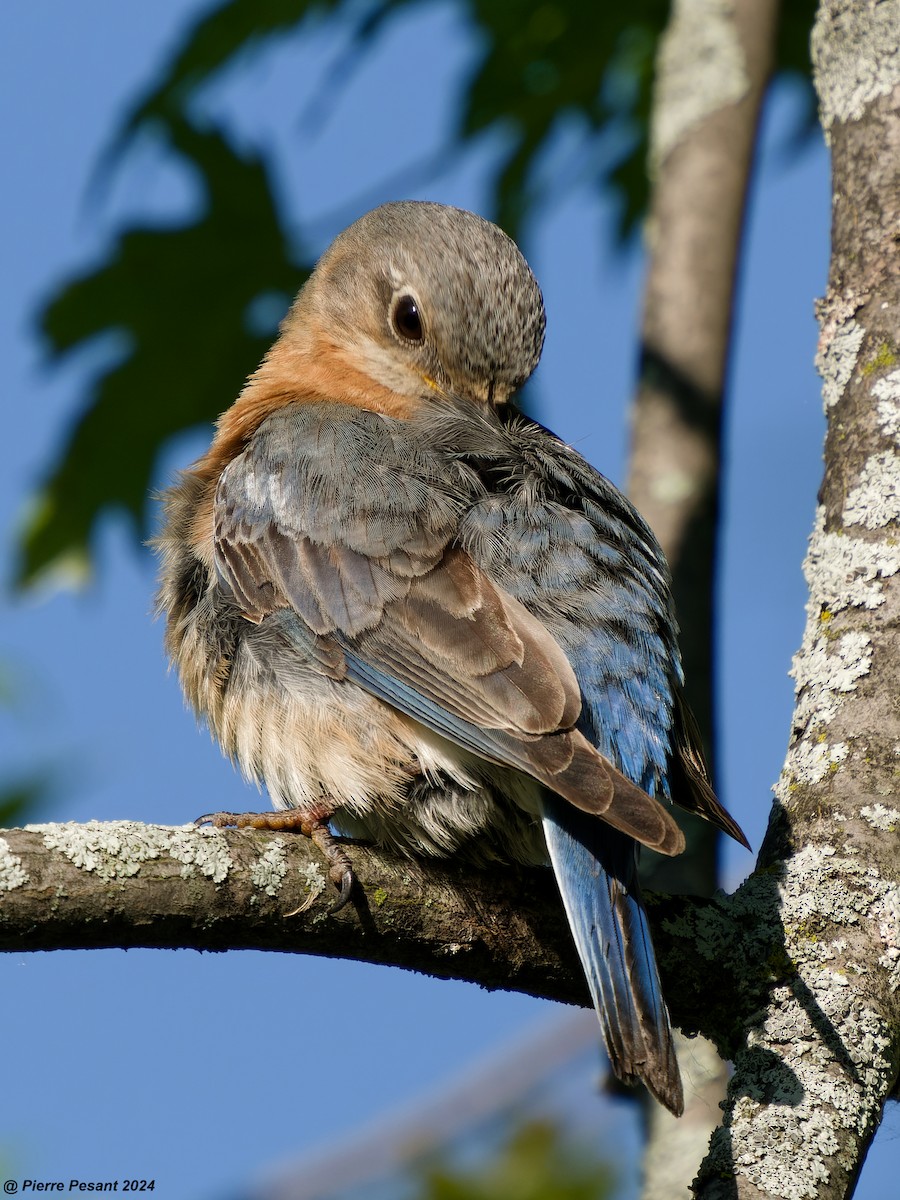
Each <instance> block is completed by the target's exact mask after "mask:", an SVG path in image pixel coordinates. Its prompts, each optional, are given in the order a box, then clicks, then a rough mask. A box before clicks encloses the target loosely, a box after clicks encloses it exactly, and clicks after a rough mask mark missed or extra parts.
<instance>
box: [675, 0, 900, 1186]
mask: <svg viewBox="0 0 900 1200" xmlns="http://www.w3.org/2000/svg"><path fill="white" fill-rule="evenodd" d="M898 30H900V2H898V0H882V2H881V3H876V2H874V0H862V2H860V0H822V3H821V5H820V9H819V13H818V17H817V22H816V27H815V31H814V35H813V52H814V60H815V67H816V84H817V88H818V92H819V97H820V105H821V111H822V121H823V125H824V127H825V130H826V133H827V134H830V138H831V146H832V171H833V228H832V238H833V248H832V262H831V271H830V277H829V284H828V292H827V295H826V297H825V299H824V301H823V302H822V303H821V305H820V310H819V316H820V320H821V339H820V356H819V365H820V369H821V373H822V376H823V379H824V389H823V391H824V399H825V408H826V414H827V417H828V432H827V438H826V446H825V475H824V480H823V483H822V488H821V492H820V500H821V505H820V508H819V511H818V514H817V518H816V524H815V528H814V531H813V535H812V538H811V541H810V548H809V553H808V556H807V560H806V564H805V567H806V574H807V579H808V582H809V588H810V598H809V604H808V608H807V625H806V631H805V634H804V638H803V644H802V646H801V649H800V651H799V653H798V655H797V656H796V658H795V661H794V669H793V674H794V677H795V680H796V688H797V704H796V709H795V712H794V719H793V728H792V733H791V742H790V746H789V750H788V755H787V760H786V762H785V766H784V769H783V771H782V775H781V779H780V782H779V785H778V788H777V799H776V803H775V807H774V809H773V815H772V819H771V821H770V826H769V831H768V834H767V836H766V840H765V843H764V845H763V848H762V852H761V855H760V863H759V867H758V870H757V872H756V874H755V875H754V877H753V879H751V880H750V881H748V883H747V884H745V885H744V888H742V889H741V892H742V893H744V894H745V895H746V896H747V897H748V898H749V897H750V896H751V895H752V894H753V893H754V892H756V893H759V892H760V889H762V888H764V887H766V886H768V887H769V888H770V889H771V890H772V892H773V896H774V899H775V908H774V910H771V909H770V914H769V919H770V920H771V919H772V917H775V918H776V919H777V922H778V925H779V926H780V936H779V938H778V939H776V940H773V941H772V942H771V945H770V952H769V954H768V955H764V957H762V958H761V959H760V960H759V961H760V963H761V964H762V966H763V969H764V972H765V973H767V974H768V976H769V982H768V986H767V994H766V997H765V1002H764V1004H763V1005H762V1006H761V1007H760V1009H759V1011H758V1013H757V1015H756V1016H755V1017H754V1018H752V1019H751V1020H750V1021H749V1023H748V1027H747V1030H746V1036H745V1038H744V1044H743V1046H742V1049H741V1050H740V1052H739V1053H738V1054H737V1056H736V1058H735V1075H734V1078H733V1081H732V1084H731V1087H730V1089H729V1103H728V1108H727V1110H726V1120H725V1124H724V1125H723V1127H722V1129H720V1130H719V1131H717V1133H716V1135H715V1137H714V1139H713V1143H712V1148H711V1154H710V1156H709V1157H708V1159H707V1160H706V1161H705V1163H704V1164H703V1167H702V1168H701V1172H700V1176H699V1180H698V1185H697V1190H698V1195H699V1196H702V1197H704V1198H705V1200H712V1198H716V1200H718V1198H721V1197H753V1198H754V1200H756V1198H758V1197H769V1196H771V1197H791V1198H793V1197H798V1198H799V1197H822V1198H825V1197H828V1198H837V1197H845V1196H849V1195H850V1194H851V1193H852V1190H853V1187H854V1184H855V1181H856V1177H857V1174H858V1171H859V1169H860V1166H861V1164H862V1161H863V1158H864V1157H865V1153H866V1150H867V1148H868V1145H869V1142H870V1141H871V1138H872V1136H873V1134H874V1132H875V1130H876V1128H877V1125H878V1122H879V1120H880V1117H881V1112H882V1108H883V1106H884V1103H885V1100H886V1099H887V1098H888V1097H889V1096H890V1095H891V1094H892V1092H893V1091H894V1089H895V1087H896V1082H897V1073H898V1063H900V799H898V795H897V790H898V763H900V706H898V699H897V696H898V689H897V676H898V663H900V580H898V578H897V575H898V572H900V550H898V536H900V455H898V453H897V451H898V439H900V369H898V367H900V324H898V314H900V270H898V231H900V49H898V36H897V34H898ZM766 881H768V882H766ZM740 894H741V893H739V894H738V896H740ZM737 899H738V898H737V897H736V900H737ZM779 942H780V945H779V944H778V943H779Z"/></svg>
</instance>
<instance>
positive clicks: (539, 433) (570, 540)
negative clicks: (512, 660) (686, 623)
mask: <svg viewBox="0 0 900 1200" xmlns="http://www.w3.org/2000/svg"><path fill="white" fill-rule="evenodd" d="M472 424H473V422H472V421H471V419H470V420H469V421H468V422H467V423H466V425H465V426H463V427H461V428H460V430H459V431H458V432H457V430H454V431H453V432H454V435H455V436H456V438H457V440H459V438H460V437H463V436H469V437H472V436H473V434H472V433H471V432H469V431H470V430H471V427H472ZM477 436H478V442H477V443H476V444H475V446H474V447H473V451H472V453H473V457H474V456H475V455H477V453H478V446H479V445H485V444H489V431H488V430H486V429H479V430H478V434H477ZM495 436H497V434H495ZM499 436H500V437H507V438H509V439H510V441H511V442H512V449H511V452H510V453H511V455H512V454H515V455H516V456H518V457H519V458H524V461H525V462H526V463H527V471H529V472H530V477H529V478H528V479H527V480H526V483H527V484H528V486H527V487H525V488H523V489H521V491H522V495H523V496H526V497H527V500H525V501H523V500H521V499H516V498H514V497H510V496H503V497H496V496H487V497H485V498H484V499H483V500H481V501H478V502H476V504H475V505H474V506H473V507H472V508H471V509H470V510H469V512H468V513H467V515H466V517H465V529H464V537H465V540H466V544H467V545H468V546H470V547H471V549H472V552H473V554H474V556H475V558H476V561H477V562H478V563H479V565H482V566H484V567H486V569H487V570H488V572H489V573H490V574H492V575H494V576H496V577H499V578H501V579H502V582H503V585H504V587H506V588H507V589H508V590H510V591H512V593H513V594H514V595H523V596H527V595H528V594H530V591H531V589H532V588H533V583H532V580H533V578H534V577H539V578H540V579H541V580H542V581H543V591H544V593H545V598H547V597H549V598H550V599H551V601H552V602H551V603H550V604H548V605H547V616H546V624H547V627H548V629H549V631H550V633H551V635H552V636H553V637H554V638H555V639H556V641H558V642H559V644H560V645H561V646H562V648H563V650H564V651H565V653H566V656H567V658H568V659H569V661H570V662H571V663H572V664H573V666H574V669H575V673H576V675H577V677H578V682H579V685H580V688H581V694H582V699H583V710H582V715H581V718H580V722H579V724H580V728H581V729H582V731H583V732H584V733H585V734H586V736H587V738H588V740H589V741H590V742H591V743H592V744H593V745H595V746H597V747H598V748H599V749H600V750H601V752H603V753H605V754H606V755H608V756H609V757H610V758H612V759H613V760H614V761H615V762H616V764H617V766H619V767H620V768H621V769H622V770H623V771H624V772H625V773H626V774H627V775H628V776H629V777H630V778H632V779H634V780H636V781H638V782H640V783H641V784H642V785H643V787H644V788H645V789H646V790H647V791H649V792H651V793H652V794H654V795H656V794H661V795H667V796H669V798H670V799H672V800H673V801H674V802H675V803H676V804H678V805H679V806H680V807H681V808H684V809H686V810H687V811H689V812H694V813H696V814H697V815H698V816H701V817H703V818H705V819H706V820H707V821H710V822H711V823H712V824H714V825H716V826H717V827H718V828H719V829H721V830H723V832H725V833H728V834H730V835H731V836H732V837H733V838H735V839H736V840H737V841H739V842H741V843H742V844H743V845H745V846H746V845H747V839H746V837H745V836H744V834H743V832H742V831H741V829H740V827H739V826H738V824H737V823H736V822H735V821H734V819H733V818H732V817H731V816H730V815H729V814H728V813H727V812H726V810H725V809H724V808H723V807H722V805H721V804H720V802H719V800H718V799H717V798H716V795H715V792H714V791H713V788H712V785H711V783H710V780H709V775H708V772H707V768H706V764H705V761H704V754H703V748H702V740H701V737H700V733H699V730H698V728H697V723H696V721H695V720H694V717H693V715H692V713H691V711H690V709H689V707H688V705H687V703H686V701H685V699H684V694H683V691H682V685H681V667H680V655H679V651H678V646H677V641H676V637H677V623H676V620H675V614H674V611H673V609H672V599H671V590H670V582H669V575H668V570H667V567H666V563H665V559H664V558H663V554H662V551H661V550H660V548H659V545H658V544H657V542H656V539H655V537H654V536H653V534H652V532H651V531H650V529H649V527H648V526H647V524H646V523H645V522H644V520H643V519H642V517H641V516H640V514H639V513H638V512H637V510H636V509H635V508H634V506H633V505H632V504H631V503H630V502H629V501H628V500H627V498H626V497H625V496H623V495H622V494H621V492H619V491H618V490H617V489H616V488H614V487H613V486H612V484H610V482H609V481H608V480H607V479H605V478H604V477H603V476H602V475H600V474H599V473H598V472H597V471H595V470H594V468H593V467H591V466H590V464H589V463H587V462H585V460H584V459H583V458H581V456H580V455H578V454H576V453H575V452H574V451H573V450H571V449H570V448H569V447H568V446H566V445H565V444H564V443H562V442H561V441H560V440H559V439H558V438H557V437H556V436H555V435H554V434H552V433H550V432H548V431H547V430H545V429H544V428H543V427H542V426H540V425H538V424H537V423H536V422H534V421H531V420H529V419H528V418H527V417H524V416H522V415H521V414H516V415H515V417H514V418H513V419H512V420H511V422H510V423H509V424H508V425H507V427H506V428H505V429H502V430H500V431H499ZM498 520H502V525H503V529H504V531H505V532H506V535H507V536H508V537H510V538H512V539H513V540H514V541H515V542H516V544H517V545H518V546H519V547H520V553H519V559H520V561H521V563H522V565H521V567H519V568H518V569H517V570H512V569H510V568H509V567H507V569H506V571H505V572H504V571H503V568H502V567H501V564H500V562H499V559H500V557H501V556H502V554H503V553H504V551H503V550H502V549H500V548H498V545H497V543H496V542H495V540H494V536H493V531H494V529H495V528H496V525H497V522H498ZM548 531H550V536H548Z"/></svg>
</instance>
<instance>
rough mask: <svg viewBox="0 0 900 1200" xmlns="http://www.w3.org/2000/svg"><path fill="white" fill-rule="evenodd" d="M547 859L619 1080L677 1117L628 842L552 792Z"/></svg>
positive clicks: (675, 1078)
mask: <svg viewBox="0 0 900 1200" xmlns="http://www.w3.org/2000/svg"><path fill="white" fill-rule="evenodd" d="M542 804H543V821H544V835H545V837H546V839H547V848H548V849H549V851H550V861H551V863H552V865H553V871H554V873H555V875H556V881H557V883H558V885H559V890H560V892H561V893H562V899H563V904H564V905H565V909H566V915H567V917H568V919H569V926H570V927H571V930H572V934H573V936H574V938H575V945H576V946H577V948H578V954H579V957H580V958H581V963H582V966H583V967H584V973H585V975H586V976H587V981H588V986H589V987H590V990H591V995H592V997H593V1000H594V1007H595V1008H596V1010H597V1016H598V1017H599V1018H600V1027H601V1030H602V1032H603V1040H604V1042H605V1043H606V1051H607V1053H608V1055H609V1058H610V1062H611V1063H612V1067H613V1070H614V1071H615V1073H616V1075H618V1077H619V1078H620V1079H622V1080H624V1081H625V1082H627V1083H634V1082H636V1081H637V1080H638V1079H640V1080H642V1081H643V1083H644V1084H646V1086H647V1088H648V1089H649V1090H650V1091H651V1092H652V1093H653V1095H654V1096H655V1097H656V1098H657V1100H659V1101H660V1103H661V1104H664V1105H665V1106H666V1108H668V1109H669V1110H670V1111H671V1112H673V1113H675V1115H676V1116H680V1115H681V1112H682V1110H683V1108H684V1097H683V1093H682V1087H681V1075H680V1073H679V1070H678V1062H677V1060H676V1057H675V1047H674V1045H673V1042H672V1028H671V1026H670V1024H669V1014H668V1012H667V1010H666V1005H665V1001H664V1000H663V997H662V989H661V988H660V983H659V974H658V972H657V968H656V959H655V957H654V954H653V945H652V943H651V941H650V930H649V928H648V926H647V916H646V913H645V911H644V905H643V902H642V900H641V894H640V889H639V886H638V879H637V847H636V844H635V842H634V841H633V839H631V838H629V837H626V836H625V835H624V834H622V833H620V832H619V831H618V830H616V829H611V828H610V827H609V826H608V825H605V824H604V823H603V821H602V820H599V819H598V818H597V817H594V816H591V815H590V814H588V813H585V812H582V811H580V810H579V809H576V808H574V807H573V806H572V805H571V804H568V803H567V802H566V801H565V800H563V799H561V798H560V797H558V796H555V795H553V794H552V793H550V792H547V793H545V794H544V796H543V798H542Z"/></svg>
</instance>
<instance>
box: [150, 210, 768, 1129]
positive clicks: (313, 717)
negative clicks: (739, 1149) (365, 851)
mask: <svg viewBox="0 0 900 1200" xmlns="http://www.w3.org/2000/svg"><path fill="white" fill-rule="evenodd" d="M545 324H546V318H545V311H544V302H543V297H542V294H541V290H540V287H539V285H538V283H537V280H536V279H535V277H534V275H533V273H532V271H531V269H530V267H529V266H528V264H527V262H526V260H525V258H524V256H523V255H522V253H521V252H520V250H519V249H518V247H517V246H516V244H515V243H514V242H513V241H512V240H511V239H510V238H509V237H508V236H507V235H506V234H505V233H504V232H503V231H502V230H500V229H499V228H498V227H497V226H496V225H494V224H492V223H491V222H489V221H487V220H485V219H484V218H482V217H480V216H478V215H476V214H474V213H471V212H467V211H465V210H462V209H458V208H453V207H449V206H446V205H441V204H436V203H432V202H429V201H411V200H410V201H398V202H392V203H388V204H384V205H382V206H380V207H378V208H376V209H374V210H372V211H371V212H368V213H366V214H365V215H363V216H362V217H360V218H359V219H358V220H357V221H355V222H354V223H353V224H352V225H350V226H349V227H348V228H347V229H345V230H344V231H343V232H342V233H341V234H339V236H338V237H337V238H336V239H335V240H334V242H333V243H332V244H331V246H330V247H329V248H328V249H327V251H326V252H325V253H324V255H323V256H322V257H321V259H320V260H319V262H318V264H317V265H316V267H315V269H314V271H313V272H312V274H311V275H310V277H309V279H308V280H307V282H306V283H305V285H304V286H303V287H302V288H301V290H300V292H299V294H298V295H297V298H296V299H295V301H294V303H293V305H292V307H291V308H290V310H289V312H288V314H287V316H286V317H285V319H284V321H283V322H282V324H281V327H280V331H279V335H278V337H277V340H276V341H275V342H274V344H273V346H272V348H271V349H270V350H269V352H268V353H267V355H266V356H265V358H264V359H263V361H262V363H261V364H260V366H259V368H258V369H257V370H256V371H255V372H254V373H253V374H252V375H251V376H250V377H249V379H248V381H247V383H246V385H245V386H244V388H243V390H242V391H241V393H240V395H239V396H238V398H237V400H236V401H235V402H234V403H233V404H232V406H231V407H230V408H228V409H227V410H226V411H225V412H224V413H223V414H222V416H221V417H220V418H219V420H218V422H217V425H216V431H215V434H214V437H213V440H212V443H211V445H210V447H209V449H208V450H207V452H206V453H205V454H204V455H203V456H202V457H201V458H200V459H199V460H198V461H197V462H196V463H195V464H194V465H193V466H192V467H190V468H189V469H188V470H186V471H184V472H183V473H181V474H180V476H179V477H178V478H177V480H176V482H175V483H174V484H173V486H171V487H170V488H169V489H168V490H167V491H166V492H165V493H164V495H163V518H162V523H161V528H160V532H159V535H158V537H157V539H156V545H157V549H158V551H159V554H160V562H161V566H160V585H159V594H158V609H159V611H160V612H161V613H162V614H163V615H164V617H165V622H166V632H165V643H166V649H167V652H168V655H169V656H170V659H171V660H172V662H173V663H174V665H175V667H176V669H177V672H178V674H179V677H180V681H181V684H182V687H183V690H184V693H185V695H186V698H187V701H188V702H189V704H190V705H191V706H192V707H193V709H194V710H195V711H196V713H197V714H198V715H199V716H200V717H201V719H203V720H205V721H206V723H207V724H208V725H209V727H210V730H211V732H212V734H213V736H214V737H215V739H216V740H217V741H218V742H219V743H220V745H221V746H222V748H223V750H224V751H225V752H226V753H227V754H228V755H229V756H230V757H231V758H232V759H233V760H235V762H236V763H237V764H238V766H239V767H240V769H241V770H242V771H243V773H244V774H245V775H246V776H247V777H249V778H250V779H251V780H254V781H256V782H257V783H264V784H265V786H266V787H267V789H268V792H269V795H270V798H271V800H272V802H273V806H274V809H273V811H272V812H271V813H269V814H252V813H251V814H230V813H218V814H209V815H208V817H207V818H201V820H206V819H208V820H210V821H212V823H213V824H216V825H227V824H236V825H246V824H254V825H261V826H263V827H269V828H276V829H280V828H291V829H297V830H299V831H300V832H302V833H305V834H307V835H308V836H310V837H312V838H313V839H314V840H315V841H316V842H317V844H318V845H319V846H320V848H321V849H322V851H323V852H324V853H325V855H326V857H327V859H328V862H329V870H330V874H331V877H332V879H333V881H334V882H335V884H336V885H337V886H338V887H339V888H340V898H339V900H338V901H337V904H336V905H335V907H339V906H340V904H342V903H344V902H345V901H346V900H347V898H348V897H349V896H350V894H351V893H352V889H353V886H354V878H353V873H352V863H351V861H350V858H349V856H348V852H347V849H346V845H345V844H344V843H343V842H341V841H339V840H338V839H337V838H336V837H335V830H337V831H339V832H340V833H343V834H347V835H348V836H351V837H354V838H362V839H368V840H369V841H371V842H373V843H375V844H377V845H380V846H383V847H388V848H392V849H393V850H395V851H397V852H398V853H400V854H403V855H405V856H408V857H413V858H418V859H428V858H443V859H449V860H453V859H456V860H457V861H465V862H468V863H473V864H480V865H483V866H485V865H486V866H491V865H496V864H498V863H510V862H518V863H527V864H533V863H544V864H546V863H549V865H550V866H551V867H552V870H553V873H554V875H555V877H556V881H557V884H558V887H559V892H560V895H561V898H562V903H563V906H564V909H565V913H566V916H567V919H568V923H569V926H570V929H571V932H572V935H573V939H574V942H575V946H576V948H577V951H578V954H579V957H580V960H581V963H582V966H583V968H584V973H585V977H586V980H587V984H588V988H589V991H590V993H591V996H592V999H593V1003H594V1006H595V1008H596V1011H597V1015H598V1018H599V1023H600V1030H601V1035H602V1039H603V1042H604V1044H605V1048H606V1051H607V1053H608V1056H609V1059H610V1062H611V1065H612V1068H613V1070H614V1072H615V1073H616V1074H617V1075H618V1076H619V1078H620V1079H622V1080H624V1081H625V1082H627V1083H635V1082H638V1081H642V1082H643V1083H644V1084H645V1085H646V1087H647V1088H648V1089H649V1091H650V1092H651V1093H652V1094H653V1095H654V1096H655V1097H656V1098H657V1099H658V1100H659V1101H660V1102H661V1103H662V1104H663V1105H665V1106H666V1107H667V1108H668V1109H670V1110H671V1111H672V1112H673V1113H675V1114H679V1113H680V1112H681V1111H682V1109H683V1089H682V1084H681V1078H680V1074H679V1068H678V1063H677V1059H676V1055H675V1049H674V1044H673V1036H672V1030H671V1023H670V1020H669V1015H668V1011H667V1008H666V1004H665V1001H664V999H663V996H662V989H661V985H660V979H659V973H658V969H657V964H656V960H655V956H654V951H653V945H652V942H651V938H650V931H649V927H648V922H647V916H646V912H645V908H644V904H643V901H642V898H641V892H640V887H639V884H638V877H637V860H638V848H639V846H646V847H649V848H650V849H652V850H655V851H658V852H660V853H662V854H667V855H673V854H677V853H679V852H680V851H681V850H682V849H683V848H684V836H683V834H682V832H681V830H680V828H679V826H678V824H677V823H676V821H675V820H674V818H673V816H672V812H671V806H672V803H673V802H674V803H677V804H678V805H680V806H681V807H683V808H686V809H688V810H690V811H693V812H695V813H698V814H699V815H701V816H702V817H705V818H707V819H708V820H710V821H711V822H712V823H713V824H714V825H716V826H717V827H718V828H720V829H722V830H724V831H725V832H727V833H729V834H730V835H731V836H733V837H735V838H736V839H737V840H738V841H740V842H742V843H743V844H744V845H746V844H747V842H746V839H745V837H744V835H743V833H742V832H741V830H740V828H739V827H738V825H737V824H736V823H735V821H734V820H733V819H732V818H731V817H730V816H729V815H728V813H727V812H726V811H725V809H724V808H723V807H722V805H721V804H720V803H719V801H718V799H717V798H716V795H715V793H714V791H713V789H712V786H711V784H710V782H709V778H708V772H707V769H706V767H705V763H704V758H703V752H702V748H701V744H700V740H699V736H698V734H697V731H696V725H695V723H694V722H693V720H692V718H691V715H690V713H689V710H688V708H687V705H686V703H685V700H684V695H683V673H682V668H681V662H680V654H679V649H678V640H677V625H676V619H675V614H674V609H673V601H672V595H671V587H670V577H669V572H668V568H667V566H666V562H665V559H664V557H663V553H662V551H661V549H660V547H659V545H658V543H657V541H656V539H655V538H654V536H653V534H652V533H651V531H650V529H649V528H648V526H647V525H646V523H645V522H644V521H643V519H642V518H641V517H640V515H639V514H638V513H637V511H636V510H635V508H634V507H633V506H632V505H631V503H630V502H629V501H628V500H627V499H626V498H625V496H624V495H623V494H622V493H621V492H620V491H619V490H618V489H617V488H616V487H615V486H614V485H613V484H612V483H610V482H609V481H608V480H607V479H606V478H604V477H603V476H602V475H600V474H599V473H598V472H597V471H596V470H595V469H594V468H593V467H592V466H591V465H589V464H588V463H587V462H586V461H585V460H584V459H583V458H582V457H581V456H580V455H579V454H578V453H577V452H576V451H575V450H573V449H572V448H571V447H569V446H568V445H566V444H565V442H563V441H562V440H561V439H559V438H558V437H556V435H555V434H553V433H552V432H550V431H549V430H547V429H545V428H544V427H543V426H542V425H540V424H539V423H537V422H536V421H535V420H533V419H531V418H530V417H528V416H527V415H525V414H524V413H523V412H522V411H521V410H520V409H519V407H518V406H517V404H516V396H517V394H518V392H519V391H520V389H521V388H522V386H523V384H524V383H525V382H526V380H527V379H528V378H529V377H530V376H531V374H532V372H533V371H534V369H535V367H536V366H537V364H538V361H539V359H540V356H541V351H542V348H543V342H544V332H545Z"/></svg>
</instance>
